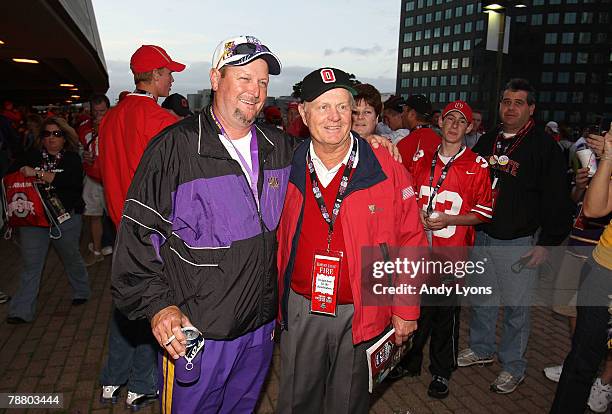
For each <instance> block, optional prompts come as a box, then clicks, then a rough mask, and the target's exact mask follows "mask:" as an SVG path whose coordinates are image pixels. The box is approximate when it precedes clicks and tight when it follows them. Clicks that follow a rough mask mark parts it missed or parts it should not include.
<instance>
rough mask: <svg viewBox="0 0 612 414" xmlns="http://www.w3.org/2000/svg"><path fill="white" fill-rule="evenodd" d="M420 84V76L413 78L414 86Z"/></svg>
mask: <svg viewBox="0 0 612 414" xmlns="http://www.w3.org/2000/svg"><path fill="white" fill-rule="evenodd" d="M418 86H419V78H413V79H412V87H413V88H414V87H418Z"/></svg>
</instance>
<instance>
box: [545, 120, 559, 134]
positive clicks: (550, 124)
mask: <svg viewBox="0 0 612 414" xmlns="http://www.w3.org/2000/svg"><path fill="white" fill-rule="evenodd" d="M546 126H547V127H548V128H550V129H551V130H552V132H554V133H555V134H558V133H559V124H557V123H556V122H555V121H548V123H547V124H546Z"/></svg>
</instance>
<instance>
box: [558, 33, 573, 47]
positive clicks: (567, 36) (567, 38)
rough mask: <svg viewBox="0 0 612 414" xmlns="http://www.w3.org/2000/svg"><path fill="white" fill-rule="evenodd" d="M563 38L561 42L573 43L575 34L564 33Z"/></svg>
mask: <svg viewBox="0 0 612 414" xmlns="http://www.w3.org/2000/svg"><path fill="white" fill-rule="evenodd" d="M561 39H562V40H561V43H563V44H564V45H571V44H572V43H574V34H573V33H563V35H562V37H561Z"/></svg>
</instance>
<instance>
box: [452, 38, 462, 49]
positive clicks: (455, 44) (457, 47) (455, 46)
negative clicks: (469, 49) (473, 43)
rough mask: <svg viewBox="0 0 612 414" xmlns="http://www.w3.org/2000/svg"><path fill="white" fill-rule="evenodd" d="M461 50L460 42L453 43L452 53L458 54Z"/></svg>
mask: <svg viewBox="0 0 612 414" xmlns="http://www.w3.org/2000/svg"><path fill="white" fill-rule="evenodd" d="M460 49H461V42H460V41H459V40H457V41H455V42H453V52H458V51H459V50H460Z"/></svg>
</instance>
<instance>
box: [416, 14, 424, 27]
mask: <svg viewBox="0 0 612 414" xmlns="http://www.w3.org/2000/svg"><path fill="white" fill-rule="evenodd" d="M416 22H417V24H418V25H421V24H423V15H420V16H417V18H416Z"/></svg>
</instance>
